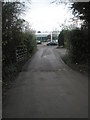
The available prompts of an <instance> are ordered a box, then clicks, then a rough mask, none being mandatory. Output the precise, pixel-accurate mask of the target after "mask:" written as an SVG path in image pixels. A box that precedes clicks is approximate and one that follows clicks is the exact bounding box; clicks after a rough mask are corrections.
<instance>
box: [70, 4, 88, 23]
mask: <svg viewBox="0 0 90 120" xmlns="http://www.w3.org/2000/svg"><path fill="white" fill-rule="evenodd" d="M71 8H72V9H73V14H74V15H76V16H77V17H79V18H80V19H81V20H85V21H86V22H88V21H89V12H90V6H89V3H88V2H75V3H73V4H72V7H71Z"/></svg>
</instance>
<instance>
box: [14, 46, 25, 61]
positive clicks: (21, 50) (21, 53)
mask: <svg viewBox="0 0 90 120" xmlns="http://www.w3.org/2000/svg"><path fill="white" fill-rule="evenodd" d="M26 56H27V48H26V47H25V46H17V48H16V61H17V62H20V61H22V60H24V59H25V58H26Z"/></svg>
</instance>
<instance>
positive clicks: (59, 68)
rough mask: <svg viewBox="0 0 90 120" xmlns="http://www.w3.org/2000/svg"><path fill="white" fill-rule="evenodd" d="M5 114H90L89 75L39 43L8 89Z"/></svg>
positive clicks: (18, 115)
mask: <svg viewBox="0 0 90 120" xmlns="http://www.w3.org/2000/svg"><path fill="white" fill-rule="evenodd" d="M4 102H5V104H4V105H3V118H87V117H88V77H86V76H84V75H82V74H80V73H78V72H76V71H73V70H72V69H71V68H69V67H68V66H67V65H65V64H64V62H63V61H62V60H61V59H60V58H59V57H58V55H57V53H56V51H55V47H45V46H44V47H43V46H39V47H38V51H37V53H36V54H35V55H34V56H33V58H32V59H31V60H30V61H28V62H27V63H26V64H25V66H24V67H23V70H22V72H21V73H20V74H19V76H18V78H17V79H16V81H15V84H14V85H13V88H12V89H10V90H9V91H8V95H7V97H6V99H5V101H4Z"/></svg>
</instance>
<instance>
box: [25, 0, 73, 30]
mask: <svg viewBox="0 0 90 120" xmlns="http://www.w3.org/2000/svg"><path fill="white" fill-rule="evenodd" d="M51 1H52V0H31V5H29V6H30V9H29V10H27V12H26V15H25V16H24V19H25V20H27V21H28V22H29V23H30V25H31V27H32V28H33V29H35V30H37V31H38V30H40V31H53V30H56V29H57V30H60V29H61V28H60V25H62V24H65V21H66V24H68V21H69V20H70V18H71V17H72V14H71V12H70V11H69V9H68V7H66V6H64V5H62V4H59V5H56V4H50V2H51Z"/></svg>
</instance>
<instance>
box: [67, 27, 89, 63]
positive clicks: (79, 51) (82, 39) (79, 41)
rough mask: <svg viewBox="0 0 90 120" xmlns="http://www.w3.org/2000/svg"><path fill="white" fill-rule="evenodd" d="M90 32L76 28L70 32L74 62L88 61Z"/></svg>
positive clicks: (71, 53)
mask: <svg viewBox="0 0 90 120" xmlns="http://www.w3.org/2000/svg"><path fill="white" fill-rule="evenodd" d="M87 36H88V32H87V30H80V29H75V30H72V31H71V32H70V41H69V42H70V48H69V55H70V56H71V61H72V62H73V63H87V62H88V38H87Z"/></svg>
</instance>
